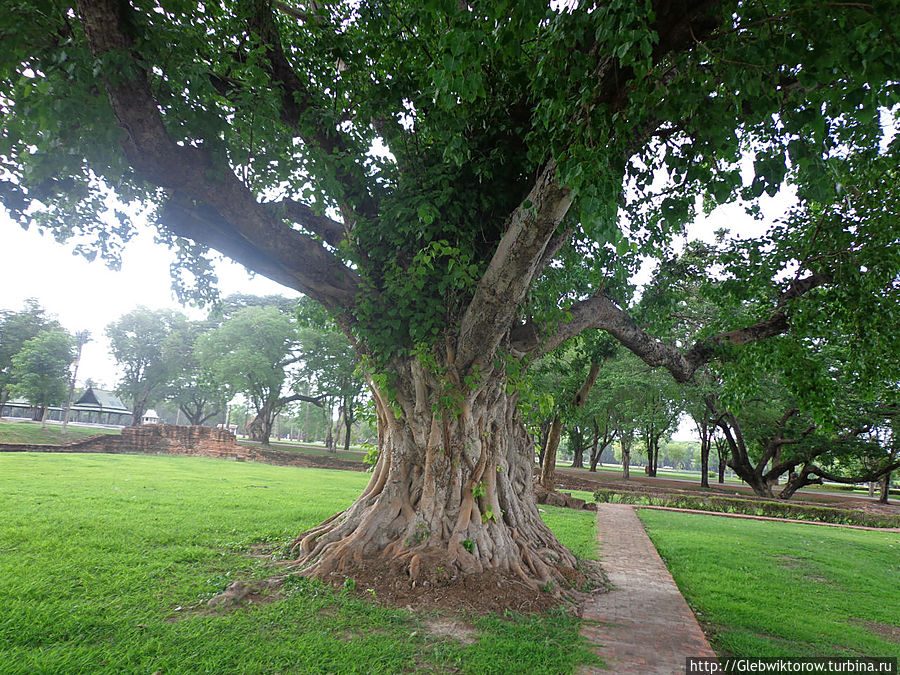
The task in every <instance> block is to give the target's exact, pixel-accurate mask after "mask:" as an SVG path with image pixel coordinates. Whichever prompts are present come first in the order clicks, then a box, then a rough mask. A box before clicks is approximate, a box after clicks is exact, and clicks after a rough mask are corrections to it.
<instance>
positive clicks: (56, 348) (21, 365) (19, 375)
mask: <svg viewBox="0 0 900 675" xmlns="http://www.w3.org/2000/svg"><path fill="white" fill-rule="evenodd" d="M74 357H75V354H74V341H73V340H72V337H71V336H70V335H69V334H68V333H67V332H66V331H64V330H62V329H61V328H51V329H49V330H43V331H41V332H40V333H38V334H37V335H36V336H35V337H33V338H31V339H30V340H26V341H25V343H24V344H23V345H22V348H21V349H20V350H19V351H18V352H17V353H16V354H15V355H14V356H13V357H12V367H11V369H10V379H11V380H12V384H11V387H10V388H11V390H12V391H13V392H14V393H15V394H17V395H19V396H21V397H23V398H24V399H25V400H26V401H28V402H29V403H30V404H31V405H33V406H35V407H36V408H37V409H38V411H39V414H40V420H41V426H42V427H43V426H46V423H47V409H48V407H49V406H51V405H60V404H62V403H63V402H64V401H65V400H66V395H67V394H68V393H69V365H70V364H71V363H72V360H73V359H74ZM35 419H37V418H35Z"/></svg>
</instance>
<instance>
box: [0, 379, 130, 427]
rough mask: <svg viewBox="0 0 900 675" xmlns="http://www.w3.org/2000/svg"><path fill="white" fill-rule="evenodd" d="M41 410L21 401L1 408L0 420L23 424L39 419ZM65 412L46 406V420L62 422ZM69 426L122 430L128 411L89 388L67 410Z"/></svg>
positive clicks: (114, 398)
mask: <svg viewBox="0 0 900 675" xmlns="http://www.w3.org/2000/svg"><path fill="white" fill-rule="evenodd" d="M41 412H42V411H41V409H40V408H37V407H35V406H33V405H31V404H30V403H28V402H27V401H25V400H22V399H13V400H11V401H7V402H6V405H4V406H3V412H2V413H0V416H2V417H13V418H20V419H27V420H39V419H41ZM64 415H65V408H62V407H60V406H55V405H53V406H50V407H49V409H48V411H47V420H48V421H51V422H62V419H63V416H64ZM69 422H70V423H73V424H97V425H102V426H110V427H124V426H128V425H129V424H131V411H130V410H129V409H128V408H126V407H125V405H124V404H123V403H122V401H120V400H119V398H118V397H117V396H116V395H115V394H114V393H113V392H111V391H104V390H103V389H95V388H93V387H89V388H88V390H87V391H86V392H84V394H82V395H81V398H79V399H78V400H77V401H75V403H73V404H72V407H71V408H70V409H69Z"/></svg>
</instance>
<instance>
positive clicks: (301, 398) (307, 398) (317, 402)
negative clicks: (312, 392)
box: [278, 394, 325, 408]
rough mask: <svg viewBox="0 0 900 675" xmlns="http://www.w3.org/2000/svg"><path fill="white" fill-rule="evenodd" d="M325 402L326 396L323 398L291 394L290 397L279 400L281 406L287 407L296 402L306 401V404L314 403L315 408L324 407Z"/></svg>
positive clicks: (322, 396)
mask: <svg viewBox="0 0 900 675" xmlns="http://www.w3.org/2000/svg"><path fill="white" fill-rule="evenodd" d="M324 400H325V394H322V395H321V396H307V395H305V394H291V395H290V396H282V397H281V398H280V399H278V403H279V404H280V405H287V404H288V403H293V402H294V401H304V402H306V403H312V404H313V405H314V406H318V407H319V408H321V407H322V404H323V401H324Z"/></svg>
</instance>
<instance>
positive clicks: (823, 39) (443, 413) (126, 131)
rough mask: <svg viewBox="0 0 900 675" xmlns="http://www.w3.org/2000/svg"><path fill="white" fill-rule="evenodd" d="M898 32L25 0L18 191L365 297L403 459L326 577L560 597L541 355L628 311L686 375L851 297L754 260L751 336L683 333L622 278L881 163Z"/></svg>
mask: <svg viewBox="0 0 900 675" xmlns="http://www.w3.org/2000/svg"><path fill="white" fill-rule="evenodd" d="M898 23H900V17H898V13H897V12H896V8H895V6H894V4H893V3H892V2H884V3H881V5H880V6H879V4H878V3H877V2H876V3H875V4H872V5H870V4H868V3H865V2H862V3H856V2H854V3H830V2H821V1H820V0H777V1H775V2H765V3H764V2H761V1H759V0H750V1H746V0H740V1H738V0H646V1H645V2H633V1H632V0H612V1H610V2H604V3H592V2H588V3H574V2H573V3H558V4H556V3H549V2H546V1H545V0H541V1H538V0H525V1H523V2H516V3H486V4H484V5H480V4H477V3H476V4H474V5H473V4H469V3H466V2H462V3H459V2H453V1H450V0H437V1H434V2H424V3H423V2H407V1H403V0H396V1H386V2H380V1H375V0H362V1H358V0H353V1H349V0H348V1H347V2H341V1H339V0H334V1H329V2H324V3H319V2H315V3H314V2H303V1H302V0H281V1H278V2H275V1H272V0H229V1H227V2H223V3H219V4H211V3H202V4H199V3H198V4H195V3H190V2H185V1H181V0H160V1H159V2H157V1H156V0H132V1H131V2H124V0H78V1H77V2H71V1H67V0H60V2H57V3H55V4H52V3H49V2H47V0H19V1H18V2H15V3H4V4H3V8H2V9H0V34H2V40H3V45H4V48H3V50H2V53H0V107H2V110H3V113H4V120H3V122H2V134H0V139H2V144H0V162H2V167H3V174H2V176H0V195H2V200H3V203H4V204H5V205H6V207H7V208H8V210H9V211H10V212H11V213H12V214H13V215H14V217H16V218H18V219H20V220H21V221H22V222H25V223H29V222H33V221H37V222H38V223H39V224H40V226H42V227H48V228H54V229H55V230H56V231H57V232H59V233H60V235H61V236H64V235H66V234H75V233H77V234H85V235H87V237H86V238H87V239H93V240H94V241H95V242H96V249H99V251H100V252H101V253H103V254H105V255H107V256H115V254H116V252H117V246H118V245H119V244H120V243H121V241H122V240H123V239H126V238H127V237H128V236H129V234H130V229H129V224H128V219H127V217H126V216H125V215H123V214H119V215H120V216H121V217H120V218H119V219H118V220H116V221H110V220H109V219H101V218H98V217H97V215H98V212H99V211H102V210H103V209H104V208H105V205H106V203H107V202H106V201H105V200H104V196H105V194H106V191H107V190H108V189H112V190H114V191H115V192H116V193H117V194H118V195H119V197H120V198H121V199H124V200H134V201H139V202H141V203H144V204H151V205H153V206H154V207H155V208H156V216H157V218H158V221H159V223H160V225H161V226H162V228H163V232H164V233H167V236H169V237H170V239H171V241H172V242H173V244H174V245H176V246H177V247H179V251H180V253H181V259H182V260H184V261H185V262H188V261H191V260H193V261H199V263H198V264H196V265H194V266H193V267H191V268H190V269H191V271H192V272H193V273H194V274H195V275H196V276H197V279H198V280H199V282H198V284H197V286H198V288H199V289H200V290H201V291H202V290H204V289H205V288H206V287H207V285H208V281H209V278H208V274H206V273H207V272H208V269H209V268H208V264H207V263H206V262H205V261H206V258H205V257H204V253H203V252H204V249H205V248H206V247H209V248H212V249H216V250H218V251H221V252H222V253H224V254H225V255H227V256H230V257H232V258H233V259H235V260H237V261H239V262H241V263H243V264H244V265H246V266H247V267H249V268H250V269H252V270H254V271H256V272H258V273H260V274H264V275H266V276H268V277H270V278H272V279H274V280H276V281H278V282H280V283H282V284H284V285H286V286H289V287H291V288H294V289H297V290H299V291H302V292H303V293H305V294H307V295H308V296H309V297H311V298H314V299H315V300H318V301H319V302H321V303H322V304H323V305H324V306H325V307H327V308H328V309H330V310H331V311H332V312H334V313H335V316H336V318H337V321H338V322H339V324H340V325H341V327H342V328H343V330H345V331H346V333H347V334H348V336H350V337H351V338H352V340H353V343H354V346H355V348H356V349H357V350H358V351H359V353H360V354H361V355H362V356H363V357H364V358H365V362H366V366H367V368H368V372H369V376H370V379H371V384H372V387H373V396H374V397H375V401H376V407H377V412H378V421H379V442H380V444H381V447H382V452H381V453H380V455H379V460H378V465H377V466H376V467H375V470H374V473H373V476H372V479H371V482H370V483H369V485H368V487H367V488H366V489H365V491H364V492H363V494H362V495H361V496H360V498H359V499H358V500H357V501H356V502H355V503H354V504H353V505H352V506H351V507H350V508H349V509H347V511H345V512H344V513H343V514H342V515H341V516H339V517H334V518H330V519H329V520H328V521H326V522H325V523H323V524H322V525H320V526H319V527H316V528H314V529H312V530H311V531H309V532H307V533H305V534H304V535H303V536H301V537H298V539H297V541H296V542H295V545H294V547H293V548H294V552H295V554H296V555H297V558H298V561H299V562H300V563H307V564H309V567H307V573H309V574H317V575H319V576H321V577H324V578H329V577H330V575H331V574H332V573H334V574H336V575H338V576H340V575H347V574H353V575H354V576H364V575H366V574H367V572H372V571H374V573H376V574H378V575H381V574H383V571H384V570H389V571H390V570H392V571H394V572H396V574H397V578H402V579H407V580H408V581H409V582H410V584H412V585H418V587H419V588H421V587H422V586H423V583H424V582H425V581H430V582H431V585H433V583H434V582H435V581H439V580H450V579H454V578H458V577H461V576H464V575H470V574H477V573H485V574H487V573H491V574H488V576H492V575H500V576H506V575H509V576H512V577H515V578H518V579H520V580H522V581H524V582H525V584H526V585H528V586H530V587H532V588H535V589H537V588H540V587H542V586H545V585H546V584H549V583H552V582H561V581H563V580H565V579H569V578H571V576H572V574H573V569H574V567H575V564H576V563H575V559H574V557H573V556H572V555H571V554H570V553H569V552H568V551H567V550H566V549H565V548H564V547H563V546H562V545H560V544H559V542H558V541H557V540H556V539H555V537H554V536H553V535H552V533H551V532H550V531H549V529H548V528H547V527H546V526H545V525H544V524H543V522H542V521H541V519H540V518H539V516H538V513H537V510H536V508H535V506H534V503H533V500H532V496H531V489H530V483H531V469H532V458H533V449H532V446H531V441H530V439H529V437H528V435H527V433H526V432H525V429H524V427H523V425H522V422H521V419H520V417H519V413H518V411H517V405H516V404H517V393H516V386H515V385H516V381H515V378H516V373H518V372H520V371H521V366H522V364H523V363H525V362H527V361H528V360H532V359H535V358H537V357H539V356H540V355H541V354H543V353H546V352H547V351H549V350H551V349H553V348H554V347H556V346H557V345H559V344H561V343H562V342H563V341H565V340H566V339H568V338H570V337H572V336H574V335H576V334H578V333H580V332H581V331H583V330H586V329H589V328H599V329H604V330H606V331H608V332H610V333H611V334H612V335H613V336H615V337H616V338H617V339H618V340H620V341H621V342H622V343H624V344H625V345H626V346H627V347H628V348H629V349H631V350H633V351H635V352H636V353H637V354H639V355H640V356H641V357H642V358H643V359H645V360H646V361H648V362H649V363H651V364H652V365H657V366H664V367H666V368H667V369H669V370H670V371H671V372H672V373H673V375H674V376H675V377H676V378H677V379H679V380H686V379H689V378H690V377H691V375H692V373H693V372H694V370H695V369H696V368H697V367H698V366H699V365H700V364H702V363H704V362H706V361H708V360H709V359H711V358H713V357H714V356H716V355H717V354H718V353H719V352H721V351H722V350H723V349H727V348H728V347H729V346H732V345H741V344H746V343H748V342H752V341H756V340H760V339H763V338H766V337H769V336H772V335H777V334H780V333H783V332H785V331H787V330H788V329H789V327H790V317H791V316H792V313H793V312H794V311H795V309H796V305H797V304H798V302H800V301H809V302H812V303H815V302H817V300H818V295H819V294H818V293H817V291H819V290H820V289H822V288H823V287H824V286H826V285H828V284H833V285H834V286H835V287H837V288H841V289H844V290H846V289H851V292H850V294H851V295H852V291H853V290H854V289H858V285H856V286H854V285H853V284H854V282H853V279H852V278H851V277H849V276H841V275H840V274H836V273H835V269H834V267H839V266H840V256H839V255H838V256H837V257H836V258H833V259H831V260H830V262H834V265H832V266H830V267H829V268H828V269H821V262H822V261H821V260H820V259H815V258H807V257H803V256H801V255H799V254H796V255H795V254H792V253H791V252H790V251H787V252H786V254H785V255H784V256H782V257H781V258H780V259H779V263H778V265H777V266H776V267H777V269H775V268H773V267H766V268H761V267H759V266H753V267H751V268H749V271H748V274H750V272H752V273H753V275H755V276H754V277H753V283H752V284H749V285H748V286H747V304H748V307H747V308H746V310H745V312H743V313H742V315H741V316H748V317H750V319H749V323H742V324H738V325H730V326H726V327H724V328H725V330H721V331H720V332H718V333H715V332H713V333H710V334H708V335H705V336H704V337H703V338H702V339H699V340H698V342H697V343H695V344H693V345H682V346H680V347H679V346H677V345H675V344H668V343H663V342H660V341H658V340H656V339H654V337H653V336H651V335H649V334H648V333H647V332H646V331H644V330H643V329H642V328H641V327H639V326H638V325H636V324H635V323H634V322H633V321H632V320H631V319H630V318H629V316H628V314H627V313H626V308H627V303H628V296H627V294H624V293H623V289H624V282H625V280H626V279H627V277H628V274H629V272H630V265H629V264H628V263H630V262H631V261H633V260H635V254H636V253H645V254H659V253H660V252H662V251H664V250H665V245H666V243H667V242H668V241H670V239H671V238H672V237H674V236H676V234H678V233H679V232H680V230H681V228H682V225H683V224H684V223H685V222H688V221H689V220H690V219H691V218H692V217H693V215H694V210H695V208H696V204H697V203H698V199H697V198H698V197H702V199H703V201H704V205H705V206H706V207H709V208H711V207H712V206H714V205H715V204H717V203H724V202H728V201H732V200H733V199H735V197H737V196H738V195H742V196H744V197H746V198H748V199H754V198H756V197H758V196H759V195H761V194H762V193H764V192H768V193H774V192H775V191H776V190H777V189H778V188H779V186H780V185H781V184H782V182H783V180H784V179H785V178H788V179H790V180H796V181H797V183H798V185H799V186H800V190H799V192H798V195H799V198H800V199H801V200H805V199H807V198H808V197H809V196H810V195H811V194H813V193H815V194H816V195H817V196H819V197H820V198H823V199H828V198H829V195H833V194H835V189H836V188H835V181H834V180H833V178H834V174H833V172H831V171H830V168H829V165H831V164H834V163H836V162H840V161H841V156H845V155H847V154H850V153H857V152H862V151H866V150H872V149H873V148H874V149H875V151H877V149H878V147H879V143H880V141H881V136H882V130H881V127H880V118H879V109H880V107H882V106H890V105H892V104H893V103H894V102H895V101H896V100H897V85H896V79H897V78H896V73H897V72H900V49H898V47H897V45H898V40H897V37H898V32H900V27H898ZM748 153H749V154H748ZM744 156H746V157H748V167H749V162H750V161H752V170H753V174H754V175H753V177H752V178H750V179H748V180H747V182H746V184H744V181H743V178H742V167H741V158H742V157H744ZM621 209H625V210H624V211H622V212H621V213H620V210H621ZM110 222H114V223H115V225H110V224H109V223H110ZM863 245H864V244H863ZM744 264H745V261H743V260H740V259H738V258H735V260H734V265H735V266H736V267H738V268H741V266H743V265H744ZM773 272H774V274H773ZM180 278H181V279H182V281H185V280H189V278H190V277H189V275H183V276H181V277H180ZM803 296H807V297H803ZM864 319H865V317H863V318H862V319H861V320H864ZM511 378H512V379H511ZM423 533H424V535H427V536H424V535H423Z"/></svg>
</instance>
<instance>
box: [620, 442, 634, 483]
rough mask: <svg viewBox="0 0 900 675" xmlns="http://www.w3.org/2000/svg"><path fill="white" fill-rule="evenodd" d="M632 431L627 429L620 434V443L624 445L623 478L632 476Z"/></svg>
mask: <svg viewBox="0 0 900 675" xmlns="http://www.w3.org/2000/svg"><path fill="white" fill-rule="evenodd" d="M632 438H633V436H632V432H630V431H627V432H623V433H622V434H620V435H619V443H620V444H621V446H622V478H624V479H626V480H627V479H628V478H630V477H631V441H632Z"/></svg>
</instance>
